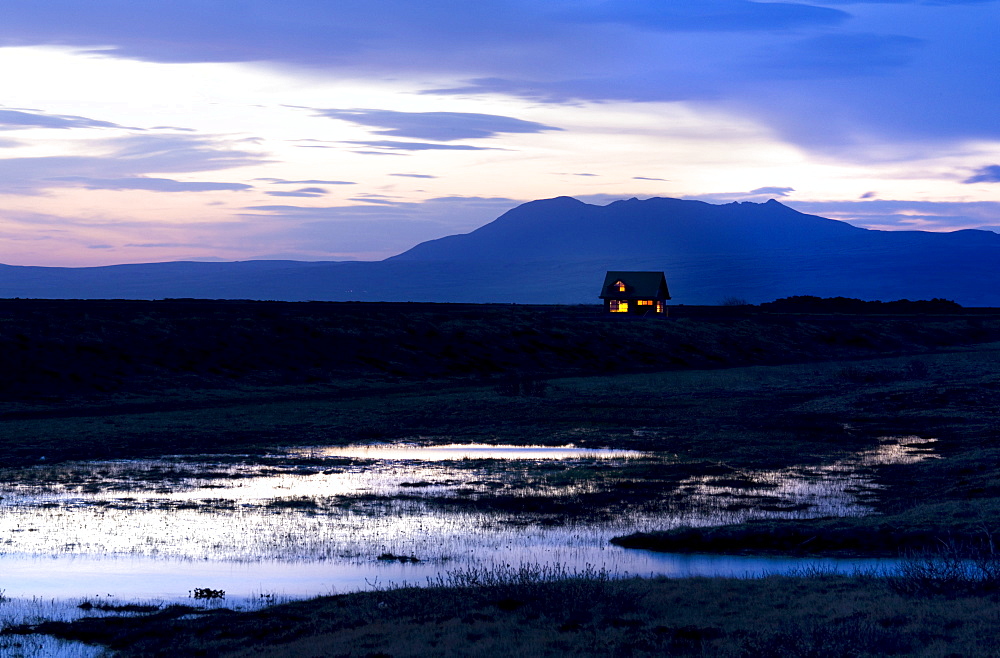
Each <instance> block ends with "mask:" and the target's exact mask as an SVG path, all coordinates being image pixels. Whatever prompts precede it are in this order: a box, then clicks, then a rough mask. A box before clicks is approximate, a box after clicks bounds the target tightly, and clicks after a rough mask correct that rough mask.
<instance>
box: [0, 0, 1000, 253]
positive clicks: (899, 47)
mask: <svg viewBox="0 0 1000 658" xmlns="http://www.w3.org/2000/svg"><path fill="white" fill-rule="evenodd" d="M3 4H4V6H3V17H2V20H0V263H5V264H11V265H48V266H74V267H75V266H92V265H109V264H116V263H142V262H159V261H173V260H227V261H228V260H250V259H286V258H287V259H295V260H310V261H316V260H379V259H382V258H386V257H388V256H392V255H394V254H397V253H400V252H402V251H404V250H406V249H408V248H409V247H411V246H413V245H414V244H417V243H418V242H421V241H424V240H428V239H433V238H437V237H442V236H444V235H451V234H455V233H466V232H468V231H471V230H474V229H475V228H477V227H479V226H482V225H483V224H486V223H488V222H490V221H492V220H493V219H495V218H496V217H498V216H499V215H501V214H502V213H503V212H505V211H506V210H509V209H510V208H512V207H515V206H516V205H518V204H520V203H523V202H525V201H530V200H532V199H540V198H550V197H555V196H561V195H567V196H574V197H576V198H578V199H581V200H583V201H588V202H592V203H599V204H605V203H609V202H611V201H614V200H616V199H621V198H631V197H639V198H647V197H652V196H666V197H678V198H689V199H701V200H705V201H710V202H713V203H728V202H731V201H766V200H768V199H770V198H774V199H777V200H779V201H781V202H782V203H785V204H786V205H788V206H790V207H792V208H795V209H797V210H800V211H802V212H807V213H811V214H818V215H822V216H826V217H831V218H834V219H841V220H844V221H848V222H850V223H852V224H855V225H858V226H864V227H867V228H878V229H887V230H901V229H921V230H934V231H946V230H957V229H966V228H986V229H989V230H998V231H1000V121H998V119H997V117H1000V48H997V47H996V43H997V41H998V38H1000V0H996V1H991V0H909V1H908V0H884V1H881V2H874V1H868V0H826V1H824V2H816V1H801V2H796V1H787V2H751V1H749V0H480V1H479V2H468V1H467V0H462V1H458V0H419V1H415V0H405V1H404V0H280V2H279V1H278V0H198V1H197V2H195V1H193V0H46V1H45V2H38V0H4V3H3Z"/></svg>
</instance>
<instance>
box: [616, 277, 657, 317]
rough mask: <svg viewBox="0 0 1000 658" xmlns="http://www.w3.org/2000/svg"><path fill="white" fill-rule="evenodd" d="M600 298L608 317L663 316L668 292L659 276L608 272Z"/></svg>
mask: <svg viewBox="0 0 1000 658" xmlns="http://www.w3.org/2000/svg"><path fill="white" fill-rule="evenodd" d="M600 297H601V299H603V300H604V310H605V311H607V312H608V313H627V314H629V315H662V316H666V315H667V300H668V299H670V291H668V290H667V278H666V277H665V276H664V275H663V272H608V273H607V275H605V277H604V286H603V287H602V288H601V294H600Z"/></svg>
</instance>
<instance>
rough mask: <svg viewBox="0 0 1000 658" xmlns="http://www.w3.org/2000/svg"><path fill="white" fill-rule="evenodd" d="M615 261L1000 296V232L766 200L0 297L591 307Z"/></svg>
mask: <svg viewBox="0 0 1000 658" xmlns="http://www.w3.org/2000/svg"><path fill="white" fill-rule="evenodd" d="M606 270H662V271H664V272H666V274H667V282H668V283H669V285H670V291H671V294H672V295H673V303H675V304H677V303H681V304H716V303H719V302H720V301H722V300H723V299H725V298H728V297H739V298H743V299H746V300H747V301H750V302H754V303H756V302H763V301H769V300H772V299H777V298H780V297H790V296H796V295H814V296H819V297H840V296H842V297H855V298H861V299H870V300H879V299H881V300H895V299H931V298H942V299H951V300H954V301H956V302H958V303H960V304H962V305H964V306H1000V286H998V285H997V283H998V274H1000V235H998V234H996V233H993V232H990V231H978V230H964V231H954V232H951V233H932V232H926V231H875V230H868V229H862V228H857V227H854V226H851V225H849V224H846V223H844V222H839V221H835V220H831V219H825V218H823V217H817V216H815V215H806V214H803V213H800V212H797V211H795V210H793V209H791V208H789V207H787V206H784V205H782V204H781V203H778V202H777V201H774V200H771V201H768V202H767V203H749V202H743V203H730V204H725V205H713V204H708V203H704V202H701V201H686V200H680V199H664V198H654V199H647V200H644V201H640V200H638V199H629V200H623V201H616V202H614V203H611V204H609V205H606V206H595V205H590V204H587V203H583V202H581V201H578V200H576V199H572V198H569V197H558V198H555V199H545V200H540V201H532V202H529V203H525V204H523V205H520V206H518V207H516V208H513V209H512V210H510V211H508V212H506V213H504V214H503V215H502V216H501V217H499V218H498V219H496V220H494V221H493V222H491V223H489V224H487V225H485V226H483V227H481V228H479V229H477V230H475V231H472V232H471V233H467V234H463V235H453V236H448V237H445V238H440V239H438V240H430V241H428V242H424V243H421V244H419V245H417V246H415V247H413V248H412V249H410V250H408V251H406V252H404V253H402V254H399V255H398V256H394V257H392V258H389V259H386V260H384V261H378V262H318V263H309V262H299V261H247V262H237V263H196V262H176V263H155V264H145V265H117V266H109V267H96V268H46V267H15V266H0V297H37V298H123V299H160V298H165V297H195V298H213V299H277V300H289V301H299V300H310V299H314V300H331V301H348V300H359V301H431V302H500V303H509V302H512V303H562V304H575V303H588V304H589V303H597V294H598V292H599V288H600V285H601V281H602V280H603V275H604V272H605V271H606Z"/></svg>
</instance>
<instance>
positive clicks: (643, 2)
mask: <svg viewBox="0 0 1000 658" xmlns="http://www.w3.org/2000/svg"><path fill="white" fill-rule="evenodd" d="M831 5H835V6H831ZM867 5H875V6H874V7H872V6H867ZM998 24H1000V3H998V2H985V1H984V2H974V1H972V0H911V1H908V2H907V1H898V2H891V1H888V0H887V1H885V2H873V1H872V2H868V1H865V0H858V1H857V2H853V1H850V0H841V1H839V2H838V0H823V2H813V1H808V2H807V1H801V2H763V1H751V0H670V1H669V2H666V1H664V0H560V1H559V2H537V1H529V0H483V2H478V3H469V2H466V1H462V0H426V1H423V2H419V3H417V2H413V1H412V0H379V1H378V2H371V1H370V0H338V2H335V3H333V2H324V1H323V0H282V1H281V2H279V1H278V0H255V2H253V3H249V4H247V5H246V6H244V5H243V4H241V3H236V4H234V3H229V2H204V0H199V1H197V2H196V1H195V0H169V1H168V0H144V1H143V2H135V1H133V0H101V1H100V2H95V1H92V0H47V1H46V2H38V1H37V0H6V1H5V3H4V16H3V20H2V21H0V45H8V46H25V45H35V44H49V45H58V46H60V47H64V48H66V47H68V48H84V49H88V48H89V49H93V50H94V51H95V52H98V53H100V54H102V55H104V56H109V57H131V58H135V59H141V60H147V61H161V62H222V61H227V62H265V63H268V64H269V65H273V64H277V65H278V66H277V67H274V66H271V70H274V69H275V68H278V69H279V70H280V69H281V68H287V67H296V68H298V69H303V70H307V71H308V72H309V73H310V74H311V75H318V76H323V77H326V78H328V79H344V78H350V79H354V80H358V79H367V80H392V81H394V82H402V83H403V84H404V85H409V86H413V85H415V84H417V83H416V81H418V80H420V81H434V82H426V83H425V87H426V88H425V93H426V94H430V95H434V94H437V95H452V96H454V95H466V96H472V95H486V94H489V95H507V96H517V97H521V98H527V99H531V100H534V101H540V102H545V103H556V104H561V103H590V102H602V101H643V102H685V103H688V104H690V105H691V106H692V107H694V108H696V109H698V110H707V111H709V112H720V113H726V114H730V115H732V116H735V117H737V118H739V119H742V120H745V121H747V122H750V123H754V124H759V125H762V126H764V127H765V128H767V129H769V130H770V131H771V133H772V134H774V135H776V136H777V137H778V138H781V139H784V140H786V141H788V142H791V143H793V144H795V145H797V146H799V147H802V148H804V149H808V150H810V151H811V152H814V153H820V154H822V155H824V156H831V157H835V158H850V159H855V160H859V161H860V160H865V159H869V160H874V159H879V158H880V159H892V158H897V159H899V158H903V157H914V154H917V155H920V154H921V153H922V152H923V151H927V150H933V149H936V148H940V147H941V146H942V145H946V146H947V145H950V144H954V143H956V142H963V141H969V140H987V141H989V140H1000V122H997V121H996V120H995V117H996V116H998V115H1000V85H998V84H997V77H996V76H997V73H996V70H997V67H996V57H995V50H996V45H995V42H996V25H998ZM330 111H331V112H334V113H336V112H340V113H343V112H352V111H354V112H361V113H362V114H355V115H353V116H346V115H344V116H340V117H337V118H340V119H345V118H346V119H347V120H352V121H355V122H356V123H359V124H360V125H365V126H367V127H370V128H374V129H376V130H379V131H381V133H380V134H383V135H385V136H387V137H410V138H413V139H417V140H420V141H454V140H456V139H465V138H470V137H463V136H461V135H468V132H467V131H469V130H473V128H470V126H469V124H467V123H462V122H460V121H457V120H456V121H446V120H445V117H441V116H439V117H438V119H440V120H436V119H435V120H432V121H430V124H429V125H422V124H420V123H419V122H417V123H415V121H417V120H418V119H420V117H421V115H422V114H435V113H419V112H396V113H395V114H389V113H387V112H388V111H387V110H349V109H346V110H345V109H332V110H330ZM455 114H457V115H459V116H466V117H468V116H469V114H466V113H455ZM472 116H475V115H472ZM487 116H493V115H487ZM423 118H424V119H428V117H426V116H424V117H423ZM505 118H506V119H512V118H511V117H505ZM513 120H514V121H517V120H516V119H513ZM527 123H528V124H531V123H532V122H527ZM445 126H450V127H451V129H452V130H453V131H454V132H453V133H452V135H453V136H449V133H448V132H447V131H446V129H445ZM484 126H485V127H482V130H483V131H484V132H485V135H486V136H497V135H503V134H507V133H509V132H511V131H510V130H508V129H507V128H506V127H505V126H504V125H503V124H493V123H490V122H487V123H485V124H484ZM507 127H509V124H508V125H507ZM521 128H525V129H527V130H528V131H529V132H532V131H539V130H541V128H538V127H537V126H535V127H528V126H524V125H523V124H521ZM551 128H552V127H551V126H544V129H551ZM491 133H492V134H491ZM471 138H476V137H471ZM367 152H368V153H376V152H378V151H375V150H369V151H367ZM390 153H391V152H383V153H382V154H383V155H388V154H390ZM393 154H395V155H398V153H393Z"/></svg>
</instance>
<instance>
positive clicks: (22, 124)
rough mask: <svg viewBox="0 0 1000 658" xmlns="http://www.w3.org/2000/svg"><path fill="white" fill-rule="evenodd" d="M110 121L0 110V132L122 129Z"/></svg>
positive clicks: (27, 111) (37, 112)
mask: <svg viewBox="0 0 1000 658" xmlns="http://www.w3.org/2000/svg"><path fill="white" fill-rule="evenodd" d="M122 127H123V126H119V125H118V124H116V123H111V122H110V121H98V120H96V119H88V118H86V117H78V116H72V115H64V114H47V113H45V112H39V111H37V110H8V109H2V108H0V130H23V129H25V128H58V129H63V130H66V129H69V128H122Z"/></svg>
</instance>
